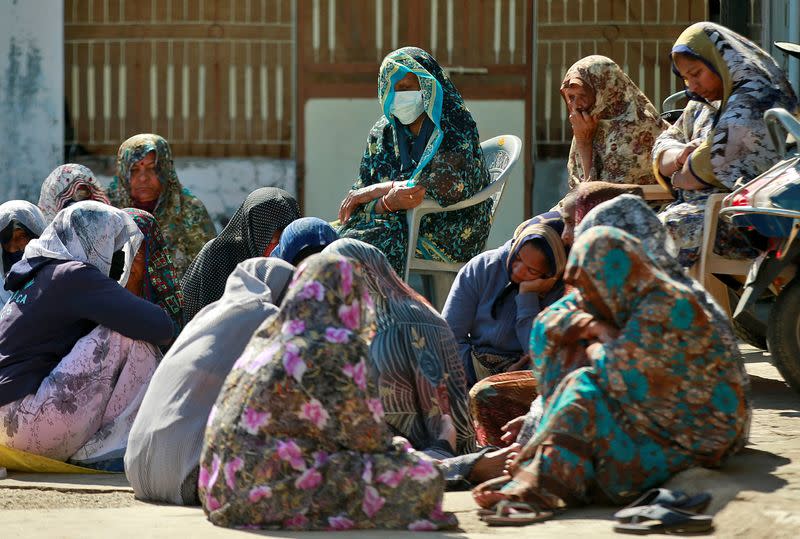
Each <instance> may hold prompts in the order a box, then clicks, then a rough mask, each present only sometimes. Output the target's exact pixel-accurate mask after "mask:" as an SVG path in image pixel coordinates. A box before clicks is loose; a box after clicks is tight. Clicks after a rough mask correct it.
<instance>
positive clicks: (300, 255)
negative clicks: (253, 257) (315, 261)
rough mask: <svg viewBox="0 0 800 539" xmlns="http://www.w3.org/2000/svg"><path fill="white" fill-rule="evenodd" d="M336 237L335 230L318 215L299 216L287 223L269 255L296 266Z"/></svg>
mask: <svg viewBox="0 0 800 539" xmlns="http://www.w3.org/2000/svg"><path fill="white" fill-rule="evenodd" d="M338 239H339V235H338V234H337V233H336V230H334V229H333V227H331V225H329V224H328V223H326V222H325V221H323V220H322V219H320V218H319V217H301V218H300V219H295V220H294V221H292V222H291V223H289V225H288V226H287V227H286V228H285V229H284V230H283V233H282V234H281V239H280V241H279V242H278V246H277V247H275V249H274V250H273V251H272V255H270V256H274V257H275V258H280V259H281V260H285V261H287V262H288V263H290V264H291V265H293V266H298V265H300V262H302V261H303V260H305V259H306V258H308V257H309V256H311V255H313V254H316V253H319V252H321V251H322V250H323V249H324V248H325V247H326V246H328V245H330V244H331V243H333V242H334V241H336V240H338Z"/></svg>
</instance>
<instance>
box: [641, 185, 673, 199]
mask: <svg viewBox="0 0 800 539" xmlns="http://www.w3.org/2000/svg"><path fill="white" fill-rule="evenodd" d="M639 187H641V188H642V194H643V196H642V198H644V199H645V200H674V199H675V197H674V196H672V193H671V192H669V191H668V190H667V189H665V188H664V186H663V185H661V184H658V185H640V186H639Z"/></svg>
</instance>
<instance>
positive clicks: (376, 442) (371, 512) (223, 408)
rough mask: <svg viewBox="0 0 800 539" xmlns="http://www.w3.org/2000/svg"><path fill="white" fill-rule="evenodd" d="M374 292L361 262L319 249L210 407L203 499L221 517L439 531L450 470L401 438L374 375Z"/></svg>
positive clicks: (255, 522)
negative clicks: (387, 418)
mask: <svg viewBox="0 0 800 539" xmlns="http://www.w3.org/2000/svg"><path fill="white" fill-rule="evenodd" d="M372 333H373V314H372V301H371V299H370V296H369V294H368V293H367V288H366V286H365V284H364V282H363V276H362V273H361V268H360V266H359V265H358V264H357V263H354V262H350V261H348V260H347V259H345V258H344V257H340V256H334V255H314V256H312V257H309V258H308V259H307V260H306V262H304V263H303V264H302V265H301V266H300V267H299V268H298V270H297V272H296V275H295V279H294V281H293V282H292V283H291V284H290V285H289V289H288V291H287V293H286V297H285V298H284V300H283V303H282V305H281V309H280V311H279V312H278V313H277V314H276V315H275V316H273V317H271V318H269V319H267V321H266V322H264V324H263V325H262V326H261V327H260V328H259V329H258V330H256V332H255V334H254V335H253V338H252V339H251V341H250V343H249V344H248V346H247V348H246V349H245V351H244V353H243V354H242V356H241V357H240V358H239V360H238V361H237V362H236V364H235V365H234V367H233V370H232V371H231V374H230V375H229V376H228V378H227V379H226V381H225V384H224V386H223V388H222V392H221V393H220V396H219V398H218V399H217V402H216V404H215V405H214V408H212V411H211V414H210V416H209V422H208V428H207V430H206V440H205V445H204V447H203V452H202V456H201V459H200V474H199V480H198V487H199V497H200V500H201V503H202V504H203V507H204V509H205V511H206V513H207V514H208V517H209V520H211V522H213V523H214V524H217V525H220V526H228V527H238V526H252V527H257V528H265V527H268V528H282V529H292V530H309V529H316V530H319V529H327V530H336V529H339V530H343V529H349V528H410V529H436V528H438V527H440V526H443V525H452V524H453V523H454V522H455V519H454V517H452V516H448V515H445V514H444V513H442V511H441V509H440V503H441V500H442V495H443V492H444V479H443V477H442V475H441V472H440V471H439V470H437V469H436V467H435V466H434V464H433V463H432V461H430V460H428V459H427V458H426V457H424V456H421V455H419V454H417V453H410V452H408V451H407V449H404V447H405V448H407V447H408V446H407V442H405V444H406V445H403V444H400V443H398V444H397V445H393V443H392V439H391V436H390V434H389V429H388V428H387V426H386V424H385V423H384V420H383V407H382V405H381V401H380V399H379V398H378V394H377V391H376V389H375V386H374V384H373V382H372V381H371V380H370V379H369V377H367V375H366V369H367V361H368V350H367V349H368V346H369V342H370V340H371V338H372Z"/></svg>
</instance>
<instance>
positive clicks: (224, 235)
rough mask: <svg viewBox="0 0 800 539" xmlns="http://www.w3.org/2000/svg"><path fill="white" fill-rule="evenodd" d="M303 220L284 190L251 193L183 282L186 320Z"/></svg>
mask: <svg viewBox="0 0 800 539" xmlns="http://www.w3.org/2000/svg"><path fill="white" fill-rule="evenodd" d="M299 218H300V206H299V205H298V204H297V200H295V198H294V197H293V196H292V195H290V194H289V193H287V192H286V191H284V190H283V189H278V188H276V187H262V188H260V189H256V190H255V191H253V192H252V193H250V194H249V195H248V196H247V198H246V199H245V200H244V202H242V205H241V206H239V209H237V210H236V213H234V214H233V217H231V220H230V221H228V224H227V225H226V226H225V229H224V230H223V231H222V232H221V233H220V235H219V236H217V237H216V238H214V239H213V240H211V241H209V242H208V243H207V244H206V245H204V246H203V249H202V250H201V251H200V254H199V255H197V257H196V258H195V259H194V260H193V261H192V263H191V264H190V265H189V268H188V269H187V270H186V273H185V274H184V276H183V280H182V281H181V284H182V288H183V296H184V316H185V317H186V320H187V321H189V320H191V319H192V318H194V316H195V314H197V312H198V311H199V310H200V309H202V308H203V307H205V306H206V305H208V304H209V303H212V302H214V301H216V300H218V299H219V298H220V297H222V293H223V291H224V290H225V281H226V280H227V279H228V275H230V274H231V272H232V271H233V269H234V268H235V267H236V265H237V264H238V263H240V262H242V261H243V260H247V259H248V258H253V257H257V256H263V254H264V250H265V249H266V247H267V245H269V242H270V240H271V239H272V236H273V234H274V233H275V232H276V231H277V230H282V229H284V228H286V227H287V226H289V224H290V223H291V222H292V221H294V220H295V219H299Z"/></svg>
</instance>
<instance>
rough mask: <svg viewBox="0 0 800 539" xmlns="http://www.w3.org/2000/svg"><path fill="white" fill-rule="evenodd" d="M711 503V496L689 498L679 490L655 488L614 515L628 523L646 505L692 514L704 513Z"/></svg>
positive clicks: (701, 494)
mask: <svg viewBox="0 0 800 539" xmlns="http://www.w3.org/2000/svg"><path fill="white" fill-rule="evenodd" d="M709 503H711V495H710V494H708V493H707V492H701V493H700V494H697V495H696V496H689V495H687V494H686V493H684V492H681V491H679V490H669V489H666V488H654V489H650V490H648V491H647V492H645V493H644V494H643V495H642V496H641V497H640V498H639V499H637V500H636V501H634V502H632V503H630V504H629V505H626V506H625V507H624V508H623V509H620V510H619V511H617V512H616V513H614V518H616V519H617V520H619V521H620V522H628V521H629V520H630V518H631V517H632V516H633V515H636V514H638V512H639V508H641V507H644V506H646V505H663V506H665V507H674V508H675V509H682V510H684V511H690V512H692V513H702V512H703V511H705V510H706V508H707V507H708V504H709Z"/></svg>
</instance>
